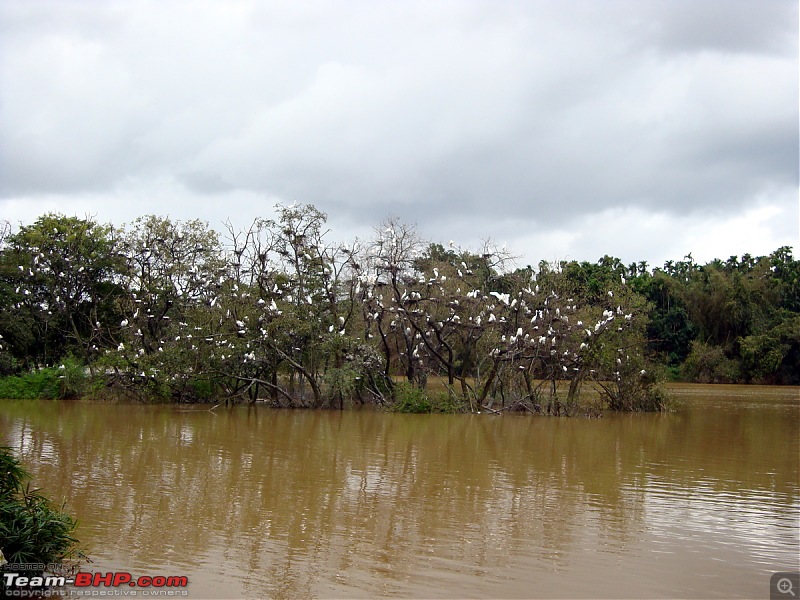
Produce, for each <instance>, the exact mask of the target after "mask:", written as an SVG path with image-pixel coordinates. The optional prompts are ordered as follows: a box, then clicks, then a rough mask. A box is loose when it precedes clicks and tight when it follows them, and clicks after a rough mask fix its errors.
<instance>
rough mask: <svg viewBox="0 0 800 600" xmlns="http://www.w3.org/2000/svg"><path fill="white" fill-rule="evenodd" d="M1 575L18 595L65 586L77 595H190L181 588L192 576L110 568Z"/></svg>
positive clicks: (11, 594) (37, 593)
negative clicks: (62, 573)
mask: <svg viewBox="0 0 800 600" xmlns="http://www.w3.org/2000/svg"><path fill="white" fill-rule="evenodd" d="M2 575H3V583H4V585H5V589H6V592H5V593H6V594H7V595H10V596H19V597H26V596H32V595H36V596H37V597H41V594H42V590H43V589H44V590H52V589H55V588H62V589H63V588H65V587H66V586H74V588H77V589H70V590H69V591H70V593H71V594H72V593H73V592H74V593H75V595H78V596H138V595H141V596H185V595H187V592H186V590H182V589H180V588H185V587H186V586H188V585H189V579H188V577H186V576H185V575H169V576H166V575H153V576H149V575H142V576H140V577H136V578H134V576H133V575H131V574H130V573H128V572H127V571H109V572H108V573H86V572H83V571H81V572H78V573H76V574H75V575H74V576H72V577H64V576H56V575H46V576H45V575H42V576H28V575H25V574H21V573H3V574H2ZM105 588H113V589H105ZM136 588H139V590H137V589H136ZM176 588H178V589H176ZM137 591H138V593H137ZM15 592H16V593H15Z"/></svg>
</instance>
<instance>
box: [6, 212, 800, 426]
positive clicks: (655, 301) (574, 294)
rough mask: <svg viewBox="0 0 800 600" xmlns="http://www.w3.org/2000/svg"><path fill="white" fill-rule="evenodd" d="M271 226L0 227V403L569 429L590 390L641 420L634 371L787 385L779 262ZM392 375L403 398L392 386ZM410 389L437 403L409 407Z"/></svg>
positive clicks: (156, 220) (794, 305)
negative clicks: (567, 255)
mask: <svg viewBox="0 0 800 600" xmlns="http://www.w3.org/2000/svg"><path fill="white" fill-rule="evenodd" d="M276 214H277V217H276V218H275V219H274V220H267V219H257V220H255V221H254V222H253V224H252V225H251V226H250V227H249V228H248V229H245V230H242V231H239V230H235V229H234V228H233V227H232V226H231V225H230V224H228V225H227V232H226V235H225V237H224V238H222V237H220V235H218V234H217V233H216V232H214V231H213V230H211V229H210V228H209V227H208V225H207V224H206V223H203V222H200V221H185V222H181V221H172V220H170V219H169V218H162V217H155V216H145V217H142V218H140V219H137V220H136V221H134V222H133V223H132V224H130V225H129V226H127V227H125V228H123V229H118V230H115V229H113V228H111V227H110V226H108V225H101V224H98V223H96V222H94V221H93V220H92V219H88V218H87V219H79V218H75V217H66V216H63V215H57V214H49V215H44V216H42V217H40V218H39V219H37V220H36V221H35V222H34V223H33V224H32V225H28V226H22V227H21V228H20V229H19V231H18V232H16V233H11V232H10V230H6V231H5V232H3V231H0V234H2V235H0V375H2V376H6V377H5V378H4V379H2V380H0V396H9V397H16V398H38V397H45V398H63V397H76V396H81V395H85V394H87V393H89V392H92V391H93V390H94V391H97V389H99V387H102V388H103V390H104V391H107V392H109V393H118V392H122V393H124V395H126V396H129V397H135V398H140V399H142V400H154V399H157V400H161V401H177V402H197V401H216V400H218V399H219V398H220V397H224V398H238V399H247V400H250V401H253V400H256V399H258V398H259V397H263V396H264V395H265V394H268V395H269V397H270V400H271V402H272V403H273V404H276V405H281V406H299V407H323V406H329V407H334V406H335V407H344V406H345V405H350V404H358V403H374V404H378V405H381V406H384V405H386V404H388V403H390V402H391V401H392V400H391V398H392V397H393V396H394V404H395V406H396V409H398V410H409V411H425V412H431V411H434V412H435V411H444V412H453V411H459V410H466V409H467V406H468V407H469V408H468V409H469V410H472V411H478V410H482V409H483V408H485V407H494V406H497V405H499V406H500V407H501V409H502V408H505V407H507V406H510V405H512V404H518V405H522V404H524V405H525V406H526V408H527V409H528V410H533V411H534V412H550V413H551V414H565V413H566V414H573V413H574V412H575V411H576V410H577V409H578V407H579V405H580V395H581V391H582V386H583V384H584V383H585V382H598V383H599V382H607V383H609V388H608V390H609V391H608V394H607V400H606V405H607V406H608V407H610V408H611V409H612V410H642V409H659V407H660V404H661V403H660V401H659V400H658V399H657V398H655V397H652V398H651V397H650V396H649V394H651V392H652V393H653V394H657V392H656V391H655V390H656V389H657V385H656V383H655V381H650V380H649V378H647V377H646V378H644V379H642V378H641V377H639V376H638V375H637V373H640V372H641V371H642V370H645V371H646V372H648V373H650V372H652V371H654V370H656V369H655V367H654V366H653V363H655V364H657V365H660V366H661V367H662V369H663V370H664V371H665V372H667V373H669V374H670V375H671V377H672V378H677V377H681V378H684V379H689V380H693V381H708V382H713V381H720V382H722V381H726V382H727V381H731V382H732V381H743V382H763V383H798V382H800V375H798V373H800V341H798V337H800V336H798V325H797V323H798V318H800V314H798V311H800V261H797V260H795V259H794V257H793V256H792V252H791V248H788V247H784V248H780V249H778V250H777V251H776V252H774V253H772V254H771V255H769V256H764V257H753V256H749V255H744V256H742V257H741V258H738V257H735V256H734V257H730V258H729V259H728V260H727V261H722V260H715V261H712V262H710V263H708V264H705V265H701V264H698V263H697V262H695V260H694V259H693V258H692V257H691V255H688V256H686V257H685V258H684V260H682V261H678V262H668V263H666V264H665V265H664V267H663V268H656V269H654V270H650V269H649V268H648V266H647V264H646V263H645V262H639V263H632V264H630V265H627V266H626V265H625V264H623V263H622V261H621V260H619V259H618V258H614V257H611V256H603V257H602V258H600V259H599V260H598V261H597V262H596V263H590V262H585V261H584V262H578V261H561V262H558V263H546V262H544V261H543V262H541V263H539V265H538V269H534V268H532V267H530V266H529V267H526V268H523V269H517V270H511V269H510V268H509V267H508V265H509V264H510V261H509V259H510V255H509V254H508V253H507V252H506V251H505V250H504V249H497V248H495V247H493V246H492V245H491V244H490V243H487V244H486V245H485V246H484V247H483V248H482V249H480V250H478V251H476V252H473V251H469V250H464V249H462V248H458V247H457V246H456V245H455V243H454V242H451V243H450V244H449V245H448V246H447V247H445V246H442V245H441V244H436V243H433V244H430V243H427V242H423V241H422V240H421V238H420V237H419V236H418V235H417V234H416V230H415V228H414V227H410V226H406V225H403V224H401V223H399V222H398V221H397V220H394V219H390V220H387V221H386V222H385V223H383V224H382V225H381V226H380V227H379V228H378V229H376V232H375V237H374V238H373V239H372V240H370V241H369V242H367V243H363V244H362V243H361V242H356V243H354V244H352V245H350V246H346V245H343V244H331V243H329V242H328V241H327V239H326V235H327V229H326V226H325V224H326V220H327V216H326V215H325V214H324V213H322V212H321V211H319V210H318V209H316V208H315V207H313V206H311V205H300V206H297V205H293V206H278V207H277V209H276ZM619 350H624V357H625V360H624V361H623V363H620V364H619V365H618V364H617V362H616V361H617V360H618V359H620V355H619V354H618V351H619ZM73 357H74V358H73ZM617 366H619V367H620V368H617ZM634 367H635V368H634ZM626 369H628V370H626ZM87 371H88V373H87ZM397 375H402V376H403V377H404V378H405V380H406V381H408V382H412V383H413V384H414V385H416V388H408V389H405V388H403V387H400V388H399V389H397V390H394V389H393V387H394V386H393V384H392V379H391V378H392V377H395V376H397ZM428 377H431V378H441V380H442V381H446V385H447V389H448V394H447V395H442V396H441V397H440V396H431V395H425V394H424V393H422V392H419V391H418V389H420V388H421V389H425V386H426V381H427V379H428ZM612 388H613V389H612ZM557 390H561V391H557ZM564 390H566V392H565V391H564Z"/></svg>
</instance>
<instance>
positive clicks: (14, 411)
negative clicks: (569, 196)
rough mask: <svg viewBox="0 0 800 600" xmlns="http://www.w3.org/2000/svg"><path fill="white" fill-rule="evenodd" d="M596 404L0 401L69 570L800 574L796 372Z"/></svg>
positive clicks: (581, 593)
mask: <svg viewBox="0 0 800 600" xmlns="http://www.w3.org/2000/svg"><path fill="white" fill-rule="evenodd" d="M671 390H672V393H673V394H675V396H676V397H678V398H680V399H681V400H682V406H681V407H680V408H679V410H678V411H676V412H674V413H670V414H627V415H605V416H604V417H603V418H600V419H585V418H554V417H534V416H525V415H510V414H506V415H502V416H497V415H486V414H483V415H396V414H385V413H381V412H374V411H365V410H362V411H344V412H338V411H300V410H295V411H283V410H271V409H268V408H265V407H260V406H257V407H246V406H242V407H236V408H233V409H225V408H223V407H219V408H217V409H215V410H214V411H209V410H208V408H209V407H208V406H197V407H194V406H192V407H186V406H172V405H171V406H142V405H109V404H92V403H87V402H54V401H41V402H39V401H13V400H2V401H0V442H2V443H5V444H7V445H10V446H12V447H13V448H14V450H15V451H16V453H17V454H18V456H20V457H21V459H22V461H23V463H24V465H25V466H26V467H27V468H28V470H29V471H31V473H32V474H33V476H34V481H35V484H36V485H37V486H38V487H41V488H42V489H43V491H44V492H45V493H46V494H47V495H48V496H49V497H51V498H53V499H54V500H56V501H57V502H59V503H60V502H61V501H62V500H64V501H66V507H67V510H68V512H70V513H71V514H72V515H74V516H76V517H77V518H78V519H79V521H80V524H79V529H78V532H77V536H78V537H79V539H80V540H81V542H82V544H83V547H84V548H85V549H86V550H87V551H88V554H89V555H90V556H91V557H92V559H93V561H94V562H93V563H92V564H90V565H88V566H87V567H86V569H89V570H92V571H102V572H106V571H129V572H131V573H132V574H133V575H134V576H139V575H185V576H187V577H188V580H189V586H188V588H187V590H188V592H189V597H190V598H240V597H247V598H268V597H272V598H311V597H318V598H334V597H336V598H361V597H363V598H368V597H382V596H386V597H424V598H598V597H613V598H751V597H768V596H769V587H768V586H769V579H770V575H771V574H772V573H773V572H776V571H797V570H800V389H799V388H796V387H795V388H778V387H760V386H700V385H675V386H672V387H671Z"/></svg>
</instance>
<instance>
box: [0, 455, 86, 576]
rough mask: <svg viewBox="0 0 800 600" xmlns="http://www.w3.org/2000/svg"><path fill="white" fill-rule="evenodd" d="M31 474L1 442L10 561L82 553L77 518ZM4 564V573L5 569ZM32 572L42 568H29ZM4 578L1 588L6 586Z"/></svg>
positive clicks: (1, 500)
mask: <svg viewBox="0 0 800 600" xmlns="http://www.w3.org/2000/svg"><path fill="white" fill-rule="evenodd" d="M29 478H30V475H28V473H27V472H26V471H25V470H24V469H23V468H22V467H21V466H20V464H19V461H18V460H17V459H16V458H15V457H14V456H13V454H12V453H11V449H10V448H7V447H3V446H0V551H2V553H3V555H4V557H5V559H6V560H7V561H8V562H9V563H10V564H15V563H37V564H43V565H48V564H54V563H62V562H63V561H65V560H69V559H72V558H76V557H79V556H82V555H81V553H80V552H79V551H78V550H77V548H76V544H77V540H76V539H75V538H74V537H73V536H72V534H73V532H74V531H75V527H76V526H77V522H76V521H75V520H74V519H73V518H72V517H70V516H69V515H67V514H66V513H64V512H63V506H62V507H61V509H60V510H59V509H56V508H54V507H53V505H52V504H51V502H50V501H49V500H48V499H47V498H45V497H44V496H43V495H42V494H40V493H39V491H38V490H36V489H31V488H30V485H29V484H26V483H25V481H26V480H27V479H29ZM3 570H4V569H3V568H2V567H0V573H2V572H3ZM27 573H28V574H30V576H36V575H41V573H42V572H41V571H28V572H27ZM3 586H4V583H3V580H2V579H0V591H2V590H3V589H4V587H3Z"/></svg>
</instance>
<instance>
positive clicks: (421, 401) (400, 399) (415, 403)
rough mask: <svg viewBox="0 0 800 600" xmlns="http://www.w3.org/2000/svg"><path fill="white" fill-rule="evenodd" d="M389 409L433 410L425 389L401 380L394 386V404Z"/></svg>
mask: <svg viewBox="0 0 800 600" xmlns="http://www.w3.org/2000/svg"><path fill="white" fill-rule="evenodd" d="M391 410H392V412H400V413H429V412H433V406H432V405H431V402H430V400H429V399H428V396H427V394H425V390H423V389H420V388H418V387H417V386H413V385H411V384H410V383H408V382H407V381H401V382H400V383H398V384H396V385H395V386H394V404H393V405H392V406H391Z"/></svg>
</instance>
